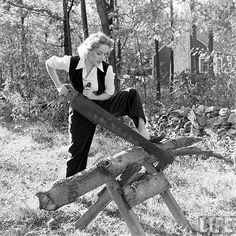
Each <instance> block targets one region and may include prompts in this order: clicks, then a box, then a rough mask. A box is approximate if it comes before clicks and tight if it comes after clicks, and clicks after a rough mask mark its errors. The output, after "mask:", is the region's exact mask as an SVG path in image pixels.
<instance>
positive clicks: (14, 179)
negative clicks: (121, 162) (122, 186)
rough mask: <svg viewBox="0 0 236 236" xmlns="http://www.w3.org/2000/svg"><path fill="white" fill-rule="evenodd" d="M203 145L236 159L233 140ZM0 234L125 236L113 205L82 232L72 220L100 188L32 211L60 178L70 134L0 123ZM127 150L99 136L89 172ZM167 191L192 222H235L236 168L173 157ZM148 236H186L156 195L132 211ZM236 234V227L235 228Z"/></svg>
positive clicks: (43, 126) (110, 137) (38, 126)
mask: <svg viewBox="0 0 236 236" xmlns="http://www.w3.org/2000/svg"><path fill="white" fill-rule="evenodd" d="M201 145H202V147H204V148H206V149H211V150H213V151H215V152H218V153H220V154H222V155H224V156H227V157H228V158H232V159H234V158H235V157H236V144H235V141H233V140H232V139H229V138H224V139H219V138H218V137H217V136H216V135H213V134H212V135H211V136H210V137H209V138H207V139H206V140H205V141H204V142H202V143H201ZM0 147H1V151H0V189H1V190H0V202H1V211H0V235H4V236H8V235H27V236H29V235H32V236H33V235H42V236H43V235H45V236H51V235H65V236H67V235H71V236H75V235H82V236H88V235H119V236H120V235H129V230H128V228H127V226H126V224H125V222H124V221H123V220H122V218H121V216H120V214H119V212H118V210H117V207H116V205H115V204H114V203H111V204H110V205H109V206H107V207H106V209H105V210H104V211H103V212H101V213H100V214H99V216H97V217H96V219H95V220H94V221H93V222H92V223H91V224H89V226H88V227H87V228H86V229H85V230H84V231H82V232H79V231H78V230H76V229H75V226H74V223H75V221H76V220H77V219H78V218H79V217H80V216H81V215H82V214H83V213H84V212H85V211H86V209H87V208H88V207H89V205H91V203H92V202H94V201H95V200H96V198H97V196H96V194H97V191H98V190H95V191H92V192H90V193H88V194H86V196H85V198H84V199H83V200H82V202H74V203H72V204H69V205H67V206H64V207H62V208H60V209H59V210H57V211H54V212H46V211H43V210H41V211H40V210H39V209H38V200H37V198H36V197H35V193H36V192H38V191H40V190H47V189H49V188H50V186H51V185H52V184H53V183H54V182H55V181H57V180H59V179H61V178H64V176H65V167H66V162H67V150H68V134H67V131H65V132H59V131H57V130H55V129H53V128H52V127H50V126H49V125H46V124H42V123H19V124H6V123H2V124H0ZM128 147H129V144H128V143H125V142H124V141H122V140H120V139H119V138H117V137H115V136H113V135H111V134H108V133H104V132H103V133H101V132H97V133H96V135H95V138H94V141H93V144H92V147H91V151H90V158H89V163H88V166H91V165H92V164H93V163H94V162H98V161H99V160H101V159H102V158H104V157H108V156H110V155H113V154H115V153H117V152H120V151H121V150H123V149H126V148H128ZM165 175H166V176H167V178H168V180H169V182H170V183H171V185H172V188H171V193H172V194H173V196H174V197H175V199H176V201H177V202H178V204H179V206H180V207H181V209H182V210H183V212H184V213H185V215H186V217H187V219H188V220H189V222H190V224H191V225H192V226H194V227H195V228H197V227H198V219H199V217H200V216H202V215H212V216H236V167H235V165H228V164H226V163H224V162H223V161H219V160H216V159H214V158H208V159H204V158H203V157H197V156H186V157H181V158H177V160H176V161H175V163H174V164H173V165H171V166H170V167H168V169H167V170H165ZM134 212H135V213H136V214H137V216H138V218H139V221H140V222H141V224H142V227H143V228H144V231H145V232H146V234H147V235H164V236H165V235H172V236H174V235H184V233H183V231H181V230H180V229H179V227H178V226H177V225H176V222H175V220H174V219H173V217H172V215H171V214H170V212H169V210H168V208H167V207H166V205H165V204H164V203H163V200H162V199H161V198H160V197H159V196H155V197H153V198H151V199H149V200H147V201H146V202H143V203H142V204H139V205H138V206H135V207H134ZM235 230H236V229H235Z"/></svg>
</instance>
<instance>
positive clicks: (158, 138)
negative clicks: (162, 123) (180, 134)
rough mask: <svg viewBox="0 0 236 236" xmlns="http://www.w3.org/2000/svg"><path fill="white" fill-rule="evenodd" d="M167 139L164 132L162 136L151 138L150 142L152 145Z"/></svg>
mask: <svg viewBox="0 0 236 236" xmlns="http://www.w3.org/2000/svg"><path fill="white" fill-rule="evenodd" d="M165 137H166V133H164V132H162V133H161V134H160V136H151V137H150V142H151V143H160V142H161V141H162V140H163V139H164V138H165Z"/></svg>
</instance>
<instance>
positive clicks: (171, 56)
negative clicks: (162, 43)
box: [169, 0, 174, 97]
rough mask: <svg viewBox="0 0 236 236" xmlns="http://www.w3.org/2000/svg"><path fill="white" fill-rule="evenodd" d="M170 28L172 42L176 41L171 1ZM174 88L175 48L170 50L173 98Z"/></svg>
mask: <svg viewBox="0 0 236 236" xmlns="http://www.w3.org/2000/svg"><path fill="white" fill-rule="evenodd" d="M170 28H171V41H172V42H173V41H174V11H173V0H170ZM173 86H174V50H173V46H171V48H170V83H169V89H170V96H171V97H172V92H173Z"/></svg>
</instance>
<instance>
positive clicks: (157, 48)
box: [154, 39, 161, 101]
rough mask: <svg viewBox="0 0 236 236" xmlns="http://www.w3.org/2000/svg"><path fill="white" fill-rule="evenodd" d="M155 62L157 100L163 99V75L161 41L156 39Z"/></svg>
mask: <svg viewBox="0 0 236 236" xmlns="http://www.w3.org/2000/svg"><path fill="white" fill-rule="evenodd" d="M155 52H156V53H155V60H154V62H155V63H154V76H155V81H157V95H156V96H157V100H159V101H160V99H161V74H160V60H159V41H158V40H157V39H155Z"/></svg>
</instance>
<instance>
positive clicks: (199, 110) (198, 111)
mask: <svg viewBox="0 0 236 236" xmlns="http://www.w3.org/2000/svg"><path fill="white" fill-rule="evenodd" d="M194 113H195V114H196V115H198V116H202V115H204V114H205V106H204V105H199V106H198V107H196V108H195V109H194Z"/></svg>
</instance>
